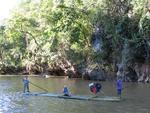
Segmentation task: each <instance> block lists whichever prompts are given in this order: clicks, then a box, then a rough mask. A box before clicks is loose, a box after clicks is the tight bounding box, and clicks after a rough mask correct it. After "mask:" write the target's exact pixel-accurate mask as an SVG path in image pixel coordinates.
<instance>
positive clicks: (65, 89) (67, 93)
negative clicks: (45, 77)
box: [63, 86, 70, 96]
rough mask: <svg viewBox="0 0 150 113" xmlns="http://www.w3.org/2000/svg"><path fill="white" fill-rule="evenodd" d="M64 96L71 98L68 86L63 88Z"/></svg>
mask: <svg viewBox="0 0 150 113" xmlns="http://www.w3.org/2000/svg"><path fill="white" fill-rule="evenodd" d="M63 94H64V96H70V92H69V89H68V87H67V86H64V88H63Z"/></svg>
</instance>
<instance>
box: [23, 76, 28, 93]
mask: <svg viewBox="0 0 150 113" xmlns="http://www.w3.org/2000/svg"><path fill="white" fill-rule="evenodd" d="M22 81H23V85H24V87H23V92H24V93H25V92H30V91H29V79H28V76H25V77H24V78H23V80H22Z"/></svg>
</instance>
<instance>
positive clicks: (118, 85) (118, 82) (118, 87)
mask: <svg viewBox="0 0 150 113" xmlns="http://www.w3.org/2000/svg"><path fill="white" fill-rule="evenodd" d="M117 89H122V80H121V79H119V80H117Z"/></svg>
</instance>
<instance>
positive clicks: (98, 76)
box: [83, 66, 106, 81]
mask: <svg viewBox="0 0 150 113" xmlns="http://www.w3.org/2000/svg"><path fill="white" fill-rule="evenodd" d="M83 78H85V79H90V80H97V81H105V80H106V73H105V71H104V70H103V69H101V68H100V67H98V66H96V67H94V68H87V69H85V72H84V73H83Z"/></svg>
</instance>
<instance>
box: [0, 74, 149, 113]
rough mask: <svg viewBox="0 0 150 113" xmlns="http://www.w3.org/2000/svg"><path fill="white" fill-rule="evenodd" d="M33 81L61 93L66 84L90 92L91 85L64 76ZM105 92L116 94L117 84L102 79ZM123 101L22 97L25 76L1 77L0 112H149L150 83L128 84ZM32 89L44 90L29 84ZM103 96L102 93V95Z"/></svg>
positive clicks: (73, 89) (76, 92) (83, 93)
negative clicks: (23, 77)
mask: <svg viewBox="0 0 150 113" xmlns="http://www.w3.org/2000/svg"><path fill="white" fill-rule="evenodd" d="M29 79H30V81H32V82H33V83H35V84H37V85H39V86H40V87H43V88H45V89H47V90H48V91H49V92H54V93H60V92H61V90H62V88H63V86H64V85H67V86H68V87H69V88H70V91H71V92H72V94H79V95H91V93H90V92H89V89H88V84H89V83H90V82H91V81H82V80H80V79H69V80H68V79H64V78H49V79H45V78H38V77H30V78H29ZM102 86H103V88H102V90H103V92H104V94H103V95H109V96H111V95H113V96H116V89H115V83H113V82H102ZM124 86H125V88H124V90H123V98H124V99H125V100H124V101H121V102H104V101H80V100H65V99H57V98H50V97H38V96H23V95H22V77H0V89H1V90H0V113H149V112H150V110H149V105H150V98H149V94H150V90H149V88H150V84H142V83H141V84H138V83H125V84H124ZM30 90H31V91H36V92H42V90H41V89H39V88H37V87H35V86H30ZM99 96H102V94H99Z"/></svg>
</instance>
